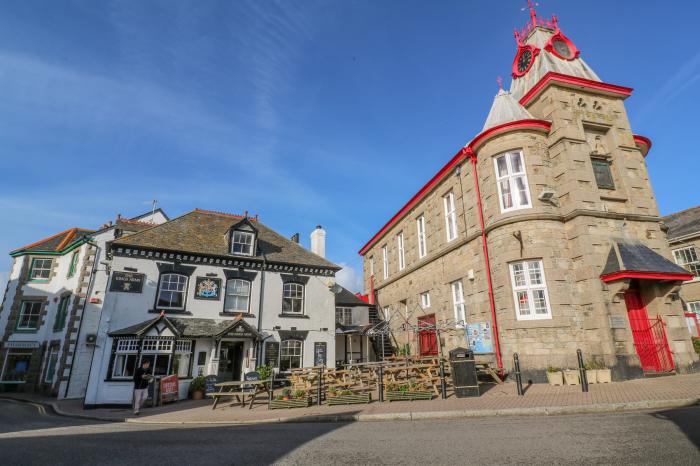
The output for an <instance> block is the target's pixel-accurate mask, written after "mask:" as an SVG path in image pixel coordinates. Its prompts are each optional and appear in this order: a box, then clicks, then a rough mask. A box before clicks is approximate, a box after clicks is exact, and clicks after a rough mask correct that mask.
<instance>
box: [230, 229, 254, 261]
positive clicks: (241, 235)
mask: <svg viewBox="0 0 700 466" xmlns="http://www.w3.org/2000/svg"><path fill="white" fill-rule="evenodd" d="M254 243H255V234H254V233H252V232H250V231H241V230H234V231H233V234H232V235H231V253H232V254H241V255H243V256H252V255H253V244H254Z"/></svg>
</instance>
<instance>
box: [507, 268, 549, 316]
mask: <svg viewBox="0 0 700 466" xmlns="http://www.w3.org/2000/svg"><path fill="white" fill-rule="evenodd" d="M531 264H539V272H540V275H541V277H542V283H540V284H533V283H532V280H531V274H530V269H531V267H532V265H531ZM517 265H523V274H524V275H523V277H524V278H525V283H524V284H522V285H517V284H516V278H515V268H516V266H517ZM508 269H509V270H510V281H511V285H512V287H513V303H514V305H515V317H516V318H517V320H550V319H551V318H552V307H551V303H550V302H549V291H548V290H547V280H546V278H545V273H544V262H543V261H542V259H527V260H523V261H517V262H511V263H510V264H508ZM540 290H541V291H544V299H545V308H546V310H547V312H546V313H544V314H542V313H539V314H538V313H537V312H535V300H534V294H535V291H540ZM519 293H526V295H527V303H528V309H529V311H530V313H529V314H522V313H521V311H520V304H519V300H518V294H519Z"/></svg>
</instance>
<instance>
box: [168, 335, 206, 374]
mask: <svg viewBox="0 0 700 466" xmlns="http://www.w3.org/2000/svg"><path fill="white" fill-rule="evenodd" d="M191 355H192V340H177V341H176V342H175V359H173V370H172V373H173V374H176V375H177V376H178V377H180V378H186V377H189V375H190V365H191V364H190V359H191ZM205 357H206V356H205Z"/></svg>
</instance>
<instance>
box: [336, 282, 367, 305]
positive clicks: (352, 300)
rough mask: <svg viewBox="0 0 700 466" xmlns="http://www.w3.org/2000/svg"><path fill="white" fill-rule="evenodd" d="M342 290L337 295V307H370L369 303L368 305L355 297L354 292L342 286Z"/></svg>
mask: <svg viewBox="0 0 700 466" xmlns="http://www.w3.org/2000/svg"><path fill="white" fill-rule="evenodd" d="M341 288H342V290H341V291H340V293H338V294H337V295H335V305H336V306H366V307H369V306H370V304H369V303H366V302H365V301H363V300H361V299H360V298H358V297H357V296H355V293H353V292H352V291H350V290H348V289H347V288H344V287H342V286H341Z"/></svg>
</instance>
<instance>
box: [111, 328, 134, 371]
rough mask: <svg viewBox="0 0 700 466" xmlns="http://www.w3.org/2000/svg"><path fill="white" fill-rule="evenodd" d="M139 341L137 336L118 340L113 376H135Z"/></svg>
mask: <svg viewBox="0 0 700 466" xmlns="http://www.w3.org/2000/svg"><path fill="white" fill-rule="evenodd" d="M138 352H139V341H138V339H136V338H125V339H120V340H117V348H116V353H115V354H114V361H113V363H112V378H115V379H122V378H131V377H133V376H134V370H136V367H137V361H136V359H137V358H138Z"/></svg>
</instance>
